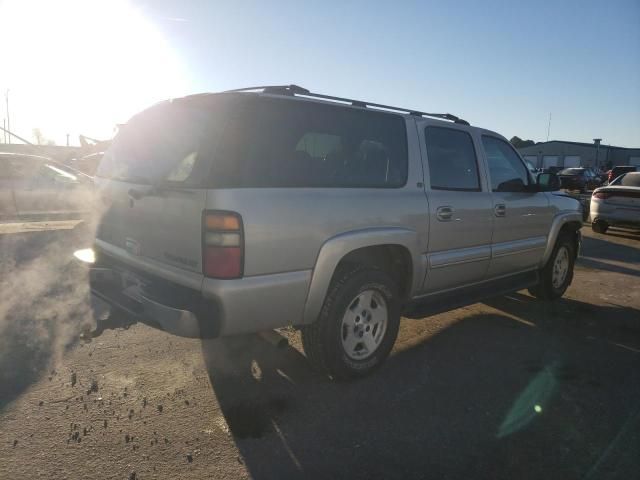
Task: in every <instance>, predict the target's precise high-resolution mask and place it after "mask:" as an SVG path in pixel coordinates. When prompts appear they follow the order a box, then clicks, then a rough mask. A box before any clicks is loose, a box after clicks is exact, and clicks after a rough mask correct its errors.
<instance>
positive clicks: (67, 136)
mask: <svg viewBox="0 0 640 480" xmlns="http://www.w3.org/2000/svg"><path fill="white" fill-rule="evenodd" d="M68 146H69V134H68V133H67V147H68Z"/></svg>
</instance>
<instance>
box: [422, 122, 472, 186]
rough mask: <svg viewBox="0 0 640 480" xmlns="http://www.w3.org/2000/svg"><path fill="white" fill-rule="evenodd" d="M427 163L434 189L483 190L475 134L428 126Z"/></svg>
mask: <svg viewBox="0 0 640 480" xmlns="http://www.w3.org/2000/svg"><path fill="white" fill-rule="evenodd" d="M425 139H426V142H427V160H428V163H429V176H430V180H431V188H432V189H434V190H463V191H464V190H467V191H479V190H480V179H479V176H478V161H477V159H476V152H475V149H474V147H473V140H472V139H471V135H469V134H468V133H467V132H464V131H462V130H455V129H453V128H446V127H427V128H426V129H425Z"/></svg>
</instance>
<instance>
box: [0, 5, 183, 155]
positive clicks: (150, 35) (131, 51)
mask: <svg viewBox="0 0 640 480" xmlns="http://www.w3.org/2000/svg"><path fill="white" fill-rule="evenodd" d="M0 45H1V46H2V48H1V51H2V61H1V62H0V89H1V92H0V93H2V100H3V102H2V104H1V106H2V108H0V118H3V117H4V93H5V90H6V89H9V92H10V102H11V121H12V122H11V123H12V130H14V131H16V133H18V134H23V136H27V137H31V129H32V128H34V127H38V128H41V129H42V131H43V133H44V135H45V136H46V137H48V138H51V137H53V138H55V140H56V141H57V142H58V143H61V141H62V139H63V138H64V135H65V134H66V133H70V134H72V136H74V137H75V136H77V134H79V133H82V134H85V135H88V136H94V137H103V138H104V137H107V136H110V135H111V133H112V132H113V127H114V125H115V124H116V123H119V122H124V121H126V120H127V118H128V117H129V116H130V115H132V114H133V113H135V112H136V111H138V110H140V109H141V108H144V107H145V106H148V105H150V104H152V103H154V102H156V101H158V100H162V99H164V98H167V97H171V96H174V95H180V94H183V93H186V92H185V91H184V89H185V78H184V76H183V68H182V67H181V65H180V62H179V60H178V56H177V55H176V53H175V52H174V51H172V49H171V48H170V46H169V44H168V42H167V41H166V40H165V39H164V38H163V36H162V34H161V33H160V32H159V30H158V29H156V28H155V26H154V24H153V23H152V22H151V21H150V20H149V19H148V17H147V16H145V12H144V11H142V10H140V9H138V8H136V7H134V6H132V5H131V4H130V3H129V2H126V1H121V0H110V1H91V0H56V1H51V0H8V1H5V2H0Z"/></svg>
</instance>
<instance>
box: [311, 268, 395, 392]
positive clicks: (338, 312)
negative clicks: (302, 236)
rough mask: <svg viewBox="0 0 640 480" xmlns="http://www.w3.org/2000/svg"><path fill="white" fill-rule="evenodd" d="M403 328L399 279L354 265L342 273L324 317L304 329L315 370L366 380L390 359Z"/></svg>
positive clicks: (337, 377) (327, 301) (324, 308)
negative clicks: (366, 376)
mask: <svg viewBox="0 0 640 480" xmlns="http://www.w3.org/2000/svg"><path fill="white" fill-rule="evenodd" d="M360 302H367V303H368V305H367V304H361V303H360ZM385 308H386V322H383V317H384V313H385V312H384V309H385ZM361 309H362V310H361ZM383 323H384V325H383ZM399 325H400V301H399V299H398V295H397V289H396V285H395V282H394V281H393V279H392V278H391V277H390V276H389V275H388V274H386V273H385V272H383V271H382V270H378V269H375V268H371V267H365V266H354V267H351V268H349V269H342V270H340V271H339V272H337V274H336V277H335V278H334V280H333V281H332V283H331V285H330V286H329V291H328V293H327V296H326V297H325V300H324V304H323V306H322V310H321V311H320V315H319V316H318V319H317V320H316V321H315V322H314V323H312V324H311V325H306V326H304V327H302V329H301V330H302V346H303V348H304V351H305V353H306V355H307V358H308V360H309V362H310V363H311V364H312V365H313V367H314V368H315V369H316V370H318V371H320V372H322V373H325V374H327V375H329V376H330V377H332V378H333V379H334V380H348V379H353V378H358V377H363V376H365V375H367V374H369V373H371V372H372V371H373V370H375V369H376V368H377V367H379V366H380V365H381V364H382V363H383V362H384V361H385V360H386V358H387V356H388V355H389V352H391V348H392V347H393V344H394V342H395V341H396V337H397V335H398V327H399ZM364 335H366V338H365V337H364ZM360 339H362V340H360ZM372 342H373V343H372ZM347 345H349V346H352V347H353V348H347ZM367 345H368V346H371V347H372V348H371V352H369V351H368V350H369V349H368V347H367Z"/></svg>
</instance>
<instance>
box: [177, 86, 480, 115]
mask: <svg viewBox="0 0 640 480" xmlns="http://www.w3.org/2000/svg"><path fill="white" fill-rule="evenodd" d="M229 93H261V94H265V95H269V96H272V95H273V96H287V97H295V98H299V99H300V100H316V99H317V100H323V101H326V102H330V103H334V104H338V105H343V106H347V107H356V108H365V109H374V110H379V111H386V112H389V113H400V114H404V115H411V116H417V117H431V118H437V119H440V120H449V121H451V122H454V123H458V124H461V125H470V124H469V122H467V121H466V120H463V119H461V118H459V117H457V116H456V115H453V114H451V113H427V112H422V111H419V110H415V109H412V108H403V107H394V106H391V105H383V104H380V103H373V102H366V101H362V100H354V99H351V98H344V97H335V96H333V95H324V94H321V93H312V92H311V91H309V90H307V89H306V88H303V87H300V86H298V85H266V86H259V87H247V88H238V89H234V90H226V91H224V92H220V93H198V94H195V95H188V96H186V97H182V98H180V99H175V100H179V101H180V100H181V101H189V100H196V99H203V98H207V97H209V96H211V95H221V94H229Z"/></svg>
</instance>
